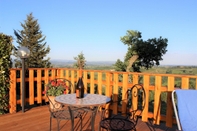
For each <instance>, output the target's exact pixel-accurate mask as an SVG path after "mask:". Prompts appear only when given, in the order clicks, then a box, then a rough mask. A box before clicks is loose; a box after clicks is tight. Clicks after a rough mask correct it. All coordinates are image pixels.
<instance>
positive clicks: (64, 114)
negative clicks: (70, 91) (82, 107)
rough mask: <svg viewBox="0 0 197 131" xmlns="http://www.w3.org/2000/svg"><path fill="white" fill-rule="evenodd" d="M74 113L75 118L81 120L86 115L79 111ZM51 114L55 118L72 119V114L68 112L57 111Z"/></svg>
mask: <svg viewBox="0 0 197 131" xmlns="http://www.w3.org/2000/svg"><path fill="white" fill-rule="evenodd" d="M72 113H73V117H74V118H79V117H81V116H82V115H83V114H84V112H82V111H79V110H75V111H72ZM51 114H52V116H53V117H54V118H58V119H71V117H70V112H69V111H68V110H57V111H54V112H52V113H51Z"/></svg>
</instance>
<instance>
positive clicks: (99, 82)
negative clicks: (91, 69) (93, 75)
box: [98, 72, 102, 95]
mask: <svg viewBox="0 0 197 131" xmlns="http://www.w3.org/2000/svg"><path fill="white" fill-rule="evenodd" d="M98 94H100V95H101V94H102V72H98Z"/></svg>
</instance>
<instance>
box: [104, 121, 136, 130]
mask: <svg viewBox="0 0 197 131" xmlns="http://www.w3.org/2000/svg"><path fill="white" fill-rule="evenodd" d="M100 126H101V127H102V128H105V129H108V130H111V131H130V130H133V129H135V124H134V123H133V122H132V121H129V120H128V119H122V118H106V119H104V120H102V121H101V123H100Z"/></svg>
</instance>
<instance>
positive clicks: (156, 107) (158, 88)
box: [153, 76, 161, 125]
mask: <svg viewBox="0 0 197 131" xmlns="http://www.w3.org/2000/svg"><path fill="white" fill-rule="evenodd" d="M160 95H161V76H156V78H155V97H154V121H153V122H154V124H158V125H159V123H160V110H161V101H160Z"/></svg>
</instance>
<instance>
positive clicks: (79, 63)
mask: <svg viewBox="0 0 197 131" xmlns="http://www.w3.org/2000/svg"><path fill="white" fill-rule="evenodd" d="M74 59H75V60H76V61H77V62H76V63H74V65H73V66H74V68H78V69H84V68H85V66H86V60H85V57H84V54H83V52H81V53H80V54H79V55H78V56H77V57H74Z"/></svg>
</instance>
